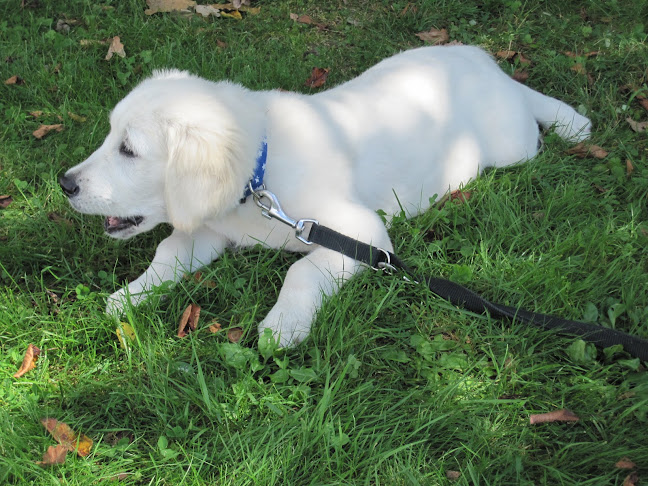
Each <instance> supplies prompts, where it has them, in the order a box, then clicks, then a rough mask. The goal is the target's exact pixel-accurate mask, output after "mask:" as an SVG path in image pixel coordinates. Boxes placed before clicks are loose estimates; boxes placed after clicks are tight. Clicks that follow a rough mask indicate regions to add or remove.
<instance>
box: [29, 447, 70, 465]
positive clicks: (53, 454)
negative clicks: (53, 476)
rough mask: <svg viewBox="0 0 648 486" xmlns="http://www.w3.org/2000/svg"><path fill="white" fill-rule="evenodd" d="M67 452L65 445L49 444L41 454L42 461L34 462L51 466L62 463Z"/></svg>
mask: <svg viewBox="0 0 648 486" xmlns="http://www.w3.org/2000/svg"><path fill="white" fill-rule="evenodd" d="M67 453H68V449H67V447H65V446H64V445H62V444H58V445H55V446H49V447H48V448H47V452H45V454H43V460H42V461H36V464H38V465H39V466H51V465H53V464H63V463H64V462H65V456H66V455H67Z"/></svg>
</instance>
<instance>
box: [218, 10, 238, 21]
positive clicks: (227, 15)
mask: <svg viewBox="0 0 648 486" xmlns="http://www.w3.org/2000/svg"><path fill="white" fill-rule="evenodd" d="M220 15H221V17H225V18H230V19H236V20H241V19H242V18H243V16H242V15H241V12H239V11H238V10H232V11H231V12H222V11H221V13H220Z"/></svg>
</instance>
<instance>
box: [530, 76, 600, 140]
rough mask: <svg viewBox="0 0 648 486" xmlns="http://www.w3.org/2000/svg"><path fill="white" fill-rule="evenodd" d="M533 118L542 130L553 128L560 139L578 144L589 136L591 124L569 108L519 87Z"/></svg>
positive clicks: (552, 99) (553, 99) (555, 100)
mask: <svg viewBox="0 0 648 486" xmlns="http://www.w3.org/2000/svg"><path fill="white" fill-rule="evenodd" d="M520 86H521V88H522V90H523V93H524V96H525V97H526V99H527V102H528V103H529V106H530V107H531V112H532V113H533V116H534V117H535V119H536V120H537V121H538V123H539V124H540V126H541V127H542V128H544V129H548V128H552V127H553V128H554V130H555V131H556V133H557V134H558V135H560V137H561V138H563V139H565V140H567V141H570V142H580V141H582V140H585V139H586V138H588V137H589V136H590V131H591V128H592V122H591V121H590V120H589V118H586V117H584V116H583V115H580V114H579V113H578V112H577V111H576V110H574V109H573V108H572V107H571V106H569V105H568V104H566V103H563V102H562V101H559V100H557V99H555V98H551V97H549V96H545V95H543V94H541V93H538V92H537V91H534V90H532V89H531V88H528V87H527V86H524V85H520Z"/></svg>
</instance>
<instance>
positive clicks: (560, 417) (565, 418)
mask: <svg viewBox="0 0 648 486" xmlns="http://www.w3.org/2000/svg"><path fill="white" fill-rule="evenodd" d="M579 420H580V419H579V418H578V417H577V416H576V415H575V414H574V413H573V412H570V411H569V410H567V409H565V408H562V409H560V410H555V411H553V412H547V413H539V414H534V415H529V423H531V424H542V423H547V422H578V421H579Z"/></svg>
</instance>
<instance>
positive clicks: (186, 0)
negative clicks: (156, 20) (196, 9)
mask: <svg viewBox="0 0 648 486" xmlns="http://www.w3.org/2000/svg"><path fill="white" fill-rule="evenodd" d="M146 4H147V5H148V6H149V8H147V9H146V10H144V13H145V14H146V15H153V14H155V13H158V12H179V11H182V10H187V9H188V8H189V7H193V6H194V5H196V2H194V1H192V0H146Z"/></svg>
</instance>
